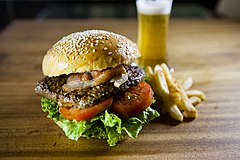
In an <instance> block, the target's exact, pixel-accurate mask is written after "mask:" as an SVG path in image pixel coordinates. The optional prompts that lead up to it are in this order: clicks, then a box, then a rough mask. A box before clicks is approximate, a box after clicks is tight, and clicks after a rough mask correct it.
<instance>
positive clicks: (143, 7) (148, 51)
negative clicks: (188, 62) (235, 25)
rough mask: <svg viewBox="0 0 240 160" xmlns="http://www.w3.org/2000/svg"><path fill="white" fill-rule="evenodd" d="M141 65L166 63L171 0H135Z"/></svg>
mask: <svg viewBox="0 0 240 160" xmlns="http://www.w3.org/2000/svg"><path fill="white" fill-rule="evenodd" d="M136 5H137V11H138V47H139V50H140V52H141V57H140V59H139V62H138V63H139V64H140V65H141V66H147V65H150V66H155V65H156V64H161V63H166V64H167V33H168V22H169V15H170V12H171V8H172V0H137V1H136Z"/></svg>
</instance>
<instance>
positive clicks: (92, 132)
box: [41, 97, 160, 146]
mask: <svg viewBox="0 0 240 160" xmlns="http://www.w3.org/2000/svg"><path fill="white" fill-rule="evenodd" d="M41 105H42V110H43V111H44V112H48V116H47V117H48V118H50V119H53V120H54V121H55V122H56V123H58V124H59V126H60V127H61V128H62V129H63V131H64V132H65V135H66V136H67V137H68V138H69V139H71V140H78V139H79V138H80V137H87V138H99V139H107V142H108V145H109V146H115V145H116V144H117V143H118V142H119V141H120V140H122V139H123V138H124V136H125V135H128V136H129V137H131V138H136V137H137V135H138V134H139V132H140V131H141V130H142V127H143V125H144V124H146V123H148V122H149V121H150V120H153V119H155V118H157V117H159V116H160V115H159V113H158V112H157V111H156V110H154V109H152V108H150V107H148V108H147V109H146V110H145V111H143V112H142V113H141V114H139V115H138V116H136V117H131V118H128V119H127V120H122V119H120V118H119V117H118V116H117V115H115V114H114V113H111V112H109V111H108V110H105V111H104V112H102V113H100V114H99V115H97V116H95V117H93V118H91V119H89V120H86V121H76V120H68V119H66V118H64V117H63V116H62V115H61V114H60V113H59V111H58V110H59V107H58V105H57V103H55V102H53V101H51V100H49V99H47V98H45V97H42V100H41Z"/></svg>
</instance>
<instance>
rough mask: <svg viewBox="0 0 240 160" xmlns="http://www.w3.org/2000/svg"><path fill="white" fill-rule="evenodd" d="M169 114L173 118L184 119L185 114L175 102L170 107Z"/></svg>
mask: <svg viewBox="0 0 240 160" xmlns="http://www.w3.org/2000/svg"><path fill="white" fill-rule="evenodd" d="M169 114H170V116H171V117H172V118H173V119H176V120H178V121H180V122H182V121H183V115H182V113H181V112H180V110H179V109H178V107H177V106H176V105H175V104H173V105H172V106H170V107H169Z"/></svg>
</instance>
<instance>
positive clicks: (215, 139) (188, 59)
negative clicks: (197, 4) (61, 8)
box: [0, 19, 240, 159]
mask: <svg viewBox="0 0 240 160" xmlns="http://www.w3.org/2000/svg"><path fill="white" fill-rule="evenodd" d="M86 29H105V30H110V31H114V32H116V33H120V34H123V35H126V36H127V37H128V38H130V39H131V40H133V41H135V42H136V39H137V23H136V20H134V19H133V20H131V19H128V20H114V19H113V20H54V21H53V20H48V21H30V20H29V21H28V20H27V21H24V20H21V21H15V22H13V23H12V24H11V25H9V26H8V27H7V28H6V29H5V30H3V31H2V32H1V34H0V159H2V158H5V159H33V158H34V159H48V158H51V159H65V158H73V159H74V158H76V159H80V158H82V159H93V158H94V159H190V158H192V159H239V158H240V21H234V20H232V21H231V20H180V19H173V20H172V21H171V23H170V37H169V59H170V63H171V64H172V66H173V67H174V68H175V74H176V77H178V78H187V77H188V76H192V77H193V79H194V80H195V81H194V88H196V89H200V90H202V91H204V92H205V93H206V94H207V98H208V99H207V101H205V102H204V103H201V104H200V105H199V106H198V107H197V109H198V111H199V117H198V118H197V119H195V120H193V121H190V122H189V121H185V122H183V123H177V122H176V121H174V120H172V119H170V118H169V117H168V116H161V117H160V118H159V119H156V120H154V121H153V122H151V123H149V124H148V125H146V126H145V127H144V128H143V130H142V132H141V133H140V135H139V137H138V138H137V139H136V140H132V139H129V138H127V139H126V140H125V141H123V142H122V143H120V144H118V145H117V146H116V147H112V148H111V147H107V146H106V142H105V141H104V140H97V139H92V140H87V139H84V138H82V139H80V140H79V141H77V142H76V141H71V140H68V139H67V138H66V137H65V136H64V133H63V131H62V130H61V129H60V128H59V127H58V126H56V125H55V124H54V122H53V121H52V120H50V119H48V118H47V117H46V113H43V112H42V111H41V107H40V97H38V96H36V95H35V93H34V87H35V84H36V83H37V81H39V80H40V79H41V78H43V75H42V71H41V61H42V58H43V55H44V54H45V53H46V51H47V50H48V49H49V48H50V47H51V46H52V45H53V44H54V43H55V42H56V41H58V40H59V39H60V38H61V37H62V36H64V35H67V34H69V33H72V32H76V31H82V30H86Z"/></svg>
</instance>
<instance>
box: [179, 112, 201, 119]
mask: <svg viewBox="0 0 240 160" xmlns="http://www.w3.org/2000/svg"><path fill="white" fill-rule="evenodd" d="M182 114H183V116H184V117H186V118H196V117H197V116H198V112H188V111H184V112H182Z"/></svg>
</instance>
